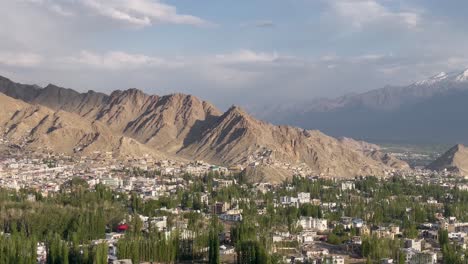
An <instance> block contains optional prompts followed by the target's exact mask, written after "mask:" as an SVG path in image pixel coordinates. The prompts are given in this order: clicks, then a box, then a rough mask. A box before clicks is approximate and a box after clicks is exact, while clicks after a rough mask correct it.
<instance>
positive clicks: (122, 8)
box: [83, 0, 207, 26]
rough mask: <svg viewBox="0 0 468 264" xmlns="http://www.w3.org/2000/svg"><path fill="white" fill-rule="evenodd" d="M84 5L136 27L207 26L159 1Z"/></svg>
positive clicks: (99, 0)
mask: <svg viewBox="0 0 468 264" xmlns="http://www.w3.org/2000/svg"><path fill="white" fill-rule="evenodd" d="M83 4H84V5H85V6H86V7H88V8H90V9H91V10H93V11H94V12H96V13H97V14H99V15H102V16H104V17H107V18H110V19H113V20H117V21H121V22H126V23H129V24H132V25H135V26H149V25H152V24H155V23H168V24H186V25H197V26H200V25H205V24H207V22H206V21H205V20H203V19H201V18H199V17H196V16H192V15H185V14H179V13H178V12H177V9H176V7H174V6H171V5H168V4H164V3H162V2H161V1H159V0H132V1H128V0H83Z"/></svg>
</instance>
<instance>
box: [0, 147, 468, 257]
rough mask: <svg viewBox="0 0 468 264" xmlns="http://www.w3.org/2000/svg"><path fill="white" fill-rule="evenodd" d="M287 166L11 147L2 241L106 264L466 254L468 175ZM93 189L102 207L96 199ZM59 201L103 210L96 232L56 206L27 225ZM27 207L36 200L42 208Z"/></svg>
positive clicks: (1, 177) (2, 168)
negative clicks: (325, 171) (281, 173)
mask: <svg viewBox="0 0 468 264" xmlns="http://www.w3.org/2000/svg"><path fill="white" fill-rule="evenodd" d="M258 164H260V163H258V162H256V161H254V162H252V163H251V165H249V166H256V165H258ZM291 169H292V170H294V174H295V175H296V176H294V177H293V178H292V179H290V180H287V181H284V182H282V183H278V184H271V183H266V182H263V183H254V182H249V181H248V180H246V179H245V177H243V176H242V173H241V170H242V168H240V167H239V166H234V167H231V168H226V167H220V166H215V165H211V164H208V163H205V162H203V161H191V162H187V161H177V160H154V159H153V158H150V157H139V158H135V157H132V158H126V159H116V158H113V157H112V155H111V153H99V152H96V153H94V155H92V156H87V157H85V156H81V157H75V156H66V155H53V154H50V153H46V154H44V153H33V152H28V153H21V154H18V155H14V154H12V153H10V154H9V155H3V156H2V158H1V160H0V187H1V188H2V189H1V192H2V195H1V197H0V206H1V208H2V210H1V216H0V217H1V224H2V226H1V227H2V229H1V230H2V233H1V234H2V235H1V239H0V250H1V249H2V247H6V245H5V244H4V243H8V240H9V239H14V236H18V235H17V233H18V232H19V233H22V232H32V233H34V232H39V233H37V237H36V240H34V243H35V250H36V252H35V254H32V255H31V257H35V258H36V260H37V263H68V262H61V261H60V260H57V259H58V257H55V259H56V262H50V259H51V257H52V256H54V255H56V256H59V255H60V254H58V253H57V252H55V251H56V250H57V246H55V247H54V245H55V244H54V243H56V244H60V245H62V247H65V248H67V247H70V249H66V250H70V252H69V253H67V255H68V256H70V258H71V256H72V255H73V254H77V253H76V252H75V253H73V250H76V249H73V248H79V250H78V251H79V252H81V254H83V253H82V252H83V248H90V252H94V253H90V255H93V254H94V255H93V256H94V257H96V256H97V255H100V256H101V258H102V259H104V261H105V263H149V262H173V263H174V262H182V263H183V262H187V263H188V262H192V261H195V262H199V263H202V262H206V261H208V262H209V263H215V262H222V263H338V264H341V263H382V264H387V263H428V264H429V263H431V264H432V263H433V264H435V263H442V261H444V262H443V263H465V262H462V261H466V260H467V258H468V255H467V253H468V251H467V245H468V181H467V179H464V178H462V177H456V176H451V175H450V173H448V172H442V173H436V172H432V171H428V170H413V171H412V172H411V173H408V172H406V173H404V174H403V173H402V174H401V175H398V174H393V175H391V176H386V177H385V178H384V179H377V178H375V177H359V178H353V179H342V178H332V177H327V178H324V177H319V176H317V175H307V174H305V173H302V174H300V173H298V171H303V170H298V169H297V168H291ZM95 195H100V196H99V197H101V198H102V199H99V200H96V201H93V203H95V204H94V205H93V206H96V208H102V210H103V211H102V212H100V211H99V210H96V208H91V207H88V206H89V205H90V204H91V202H90V201H91V198H90V197H94V196H95ZM70 199H71V200H70ZM83 203H84V204H83ZM87 203H88V204H87ZM52 205H53V206H58V208H61V207H63V206H65V207H64V208H67V210H71V211H73V212H77V213H78V215H79V217H80V219H81V217H82V216H83V215H84V217H85V218H86V217H88V218H89V219H88V220H89V221H91V222H93V221H94V220H95V219H98V220H96V221H97V222H96V223H95V224H92V225H89V226H88V225H87V224H86V222H85V226H87V227H86V228H89V233H88V232H85V231H83V230H81V231H80V232H82V233H83V234H85V235H81V234H82V233H77V234H80V235H76V236H77V237H79V238H76V239H77V240H78V241H75V240H73V239H72V237H73V236H70V233H73V232H78V231H77V230H79V228H78V229H76V227H75V226H76V225H78V226H80V224H78V223H75V222H74V221H73V216H68V217H70V218H69V219H68V218H67V217H65V216H64V217H63V218H60V217H59V215H57V216H53V215H50V216H49V217H51V218H52V217H53V218H57V219H55V220H54V222H55V223H57V224H58V225H61V226H63V225H65V226H66V227H60V228H61V229H60V228H59V227H43V226H41V227H38V229H40V231H39V230H33V229H34V228H33V227H32V226H33V225H31V226H29V225H27V224H26V223H27V222H28V221H36V220H37V219H42V218H41V217H44V216H40V213H39V212H47V210H52V209H50V208H49V209H47V208H48V207H49V206H52ZM69 207H71V208H69ZM75 207H76V208H75ZM25 208H37V211H36V215H34V214H33V216H34V217H31V215H30V214H29V213H28V212H27V209H25ZM58 210H60V209H58ZM74 210H75V211H74ZM88 214H89V215H88ZM26 215H29V217H30V218H31V219H29V220H25V219H24V217H25V216H26ZM37 221H41V220H37ZM67 221H70V222H67ZM72 223H74V224H72ZM93 223H94V222H93ZM88 224H89V223H88ZM70 225H71V227H70ZM75 229H76V230H75ZM54 230H55V231H56V232H55V234H54V236H56V237H54V238H50V234H49V232H53V231H54ZM73 234H74V233H73ZM145 243H147V244H145ZM64 245H65V246H64ZM152 247H157V248H158V250H156V251H155V252H153V251H152V249H151V248H152ZM59 248H60V247H59ZM100 248H102V250H101V251H102V252H104V253H99V252H101V251H99V249H100ZM135 248H138V249H137V250H135ZM150 249H151V250H150ZM63 250H64V249H59V251H60V252H62V251H63ZM214 251H216V252H215V253H213V252H214ZM98 253H99V254H98ZM77 255H80V254H77ZM0 259H1V257H0ZM213 259H215V260H216V259H217V260H216V261H215V262H213ZM447 259H449V260H450V261H453V262H447ZM57 261H58V262H57ZM67 261H68V260H67ZM7 262H8V260H7ZM2 263H3V262H2ZM95 263H100V262H95Z"/></svg>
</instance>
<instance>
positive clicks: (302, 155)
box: [0, 78, 401, 180]
mask: <svg viewBox="0 0 468 264" xmlns="http://www.w3.org/2000/svg"><path fill="white" fill-rule="evenodd" d="M0 92H3V93H5V94H6V95H8V96H11V97H14V98H18V99H21V100H23V101H25V102H28V103H31V104H34V105H42V106H46V107H48V108H50V109H53V110H50V109H47V108H44V107H39V106H28V105H25V106H23V108H27V109H30V108H34V107H36V108H38V109H40V111H42V112H44V113H42V112H41V114H40V115H39V114H38V115H39V117H37V120H34V122H32V121H31V122H32V123H33V124H31V125H28V126H27V127H26V128H25V131H26V130H28V129H29V128H31V129H35V132H34V133H33V135H34V137H33V138H34V139H35V142H41V145H46V146H49V147H51V148H56V150H59V151H62V152H65V150H68V149H75V150H76V148H77V147H78V148H80V146H85V148H84V149H88V150H93V149H99V148H103V147H104V146H105V145H106V142H109V143H108V144H109V145H110V146H109V147H107V149H109V148H111V149H112V150H114V149H119V150H120V151H122V152H134V153H143V152H145V151H147V152H148V153H156V155H158V154H159V153H164V154H166V155H168V156H177V157H183V158H187V159H201V160H205V161H208V162H211V163H214V164H220V165H233V164H241V165H244V166H248V165H249V164H257V165H262V166H263V167H265V165H268V166H269V167H272V168H274V167H276V168H277V169H276V172H278V173H272V172H271V171H270V172H269V173H267V180H269V179H268V175H274V174H278V175H283V176H282V177H284V176H286V175H285V174H286V173H284V172H285V171H286V170H287V169H286V168H285V166H293V165H297V164H301V165H305V166H307V167H308V168H309V169H310V171H311V172H312V173H314V174H317V175H329V176H337V177H353V176H358V175H363V176H364V175H378V176H382V175H384V174H385V172H386V171H390V170H392V169H393V168H392V167H395V168H401V166H400V165H401V164H400V165H398V164H397V162H394V161H395V160H393V159H392V158H390V157H389V156H385V155H383V154H380V153H374V154H372V155H371V154H369V153H368V152H367V151H364V149H362V148H359V147H356V146H357V144H351V143H350V142H351V140H348V141H347V142H342V141H340V140H337V139H335V138H332V137H329V136H327V135H325V134H323V133H321V132H319V131H315V130H304V129H300V128H295V127H289V126H274V125H271V124H269V123H266V122H262V121H259V120H256V119H255V118H253V117H252V116H250V115H249V114H247V113H246V112H245V111H243V110H242V109H240V108H239V107H231V108H230V109H229V110H228V111H226V112H225V113H224V114H223V113H221V112H220V111H219V110H218V109H216V107H214V106H213V105H211V104H210V103H208V102H206V101H202V100H200V99H198V98H196V97H194V96H191V95H184V94H172V95H167V96H156V95H147V94H145V93H143V92H142V91H140V90H137V89H129V90H126V91H115V92H113V93H111V94H110V95H105V94H101V93H96V92H92V91H89V92H87V93H84V94H80V93H78V92H76V91H73V90H70V89H64V88H60V87H57V86H54V85H48V86H47V87H46V88H43V89H41V88H39V87H37V86H34V85H23V84H17V83H14V82H11V81H10V80H8V79H6V78H0ZM3 98H4V100H6V99H5V96H4V97H3ZM13 104H20V102H17V101H16V100H15V101H14V103H13ZM7 108H10V107H7ZM21 111H26V110H23V109H21ZM29 111H32V110H29ZM2 115H3V114H2ZM66 115H72V116H66ZM46 116H47V118H46ZM19 117H20V116H16V118H19ZM2 118H5V117H2ZM27 118H29V117H28V115H27V114H23V115H22V117H21V118H20V119H18V120H16V119H15V118H14V117H12V116H11V115H6V119H7V120H6V123H5V125H6V127H8V128H10V127H14V122H15V120H16V124H17V123H18V122H19V121H21V122H23V120H27ZM41 118H42V119H41ZM10 119H11V120H10ZM43 119H44V121H41V120H43ZM69 120H76V121H74V122H67V121H69ZM12 122H13V123H12ZM34 124H35V125H36V126H37V125H39V126H38V128H36V126H34ZM55 130H57V131H55ZM31 133H32V132H31ZM51 133H52V134H51ZM53 133H62V134H64V133H69V134H72V135H73V136H70V138H71V139H70V140H69V141H70V142H69V143H66V144H65V143H64V144H59V143H57V142H51V141H53ZM15 134H16V133H11V132H10V133H7V136H9V137H10V138H13V137H14V136H15V137H18V136H19V137H24V136H31V135H30V134H28V133H26V132H22V133H19V134H18V135H15ZM93 135H99V136H97V138H94V137H93ZM130 138H131V139H132V140H133V141H131V140H130ZM100 139H101V140H100ZM48 140H49V141H48ZM90 142H91V143H90ZM119 142H126V143H127V144H125V145H132V146H135V147H128V146H126V147H119ZM359 144H360V145H361V146H363V145H364V143H359ZM31 145H34V144H31ZM121 145H122V146H123V145H124V144H121ZM38 146H39V145H38ZM111 146H112V147H111ZM369 146H373V145H369ZM130 150H131V151H130ZM389 160H390V161H389ZM396 165H398V166H396ZM259 168H261V167H259ZM257 171H258V170H257ZM262 171H264V170H262ZM263 178H265V177H263ZM274 178H275V179H277V180H280V178H281V177H279V176H275V177H274Z"/></svg>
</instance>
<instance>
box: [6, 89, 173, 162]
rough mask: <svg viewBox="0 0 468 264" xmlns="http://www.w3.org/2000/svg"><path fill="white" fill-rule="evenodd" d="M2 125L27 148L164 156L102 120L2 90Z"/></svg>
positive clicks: (70, 152)
mask: <svg viewBox="0 0 468 264" xmlns="http://www.w3.org/2000/svg"><path fill="white" fill-rule="evenodd" d="M0 111H1V114H0V129H1V131H2V132H3V135H2V136H3V137H4V138H6V139H8V140H9V141H10V142H12V143H16V144H19V145H21V146H22V147H25V148H28V149H42V150H48V151H53V152H57V153H65V154H89V153H92V152H95V151H100V152H112V153H113V154H114V155H118V156H123V155H125V156H126V155H130V156H134V155H144V154H151V155H153V156H159V157H164V156H163V155H161V154H160V153H158V152H157V151H155V150H152V149H150V148H148V147H147V146H145V145H143V144H141V143H139V142H138V141H136V140H134V139H131V138H128V137H123V136H118V135H115V134H114V133H112V132H111V131H110V130H109V128H107V126H106V125H104V124H102V123H101V122H99V121H89V120H87V119H85V118H82V117H80V116H78V115H76V114H74V113H69V112H66V111H62V110H59V111H53V110H51V109H49V108H47V107H44V106H39V105H30V104H28V103H25V102H22V101H19V100H16V99H13V98H11V97H8V96H6V95H3V94H0Z"/></svg>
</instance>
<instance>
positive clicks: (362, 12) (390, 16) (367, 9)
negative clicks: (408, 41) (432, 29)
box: [326, 0, 422, 29]
mask: <svg viewBox="0 0 468 264" xmlns="http://www.w3.org/2000/svg"><path fill="white" fill-rule="evenodd" d="M326 3H328V4H329V5H330V8H331V15H332V16H334V17H338V18H340V19H341V20H343V22H344V23H345V24H346V25H351V26H352V27H354V28H355V29H362V28H364V27H365V26H369V25H375V24H376V23H391V24H399V25H402V26H404V27H406V28H407V29H417V28H418V26H419V25H420V23H421V20H422V16H421V14H420V12H417V11H415V10H398V11H396V10H391V9H389V8H387V7H386V6H384V5H383V4H381V3H379V1H378V0H329V1H327V2H326Z"/></svg>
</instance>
